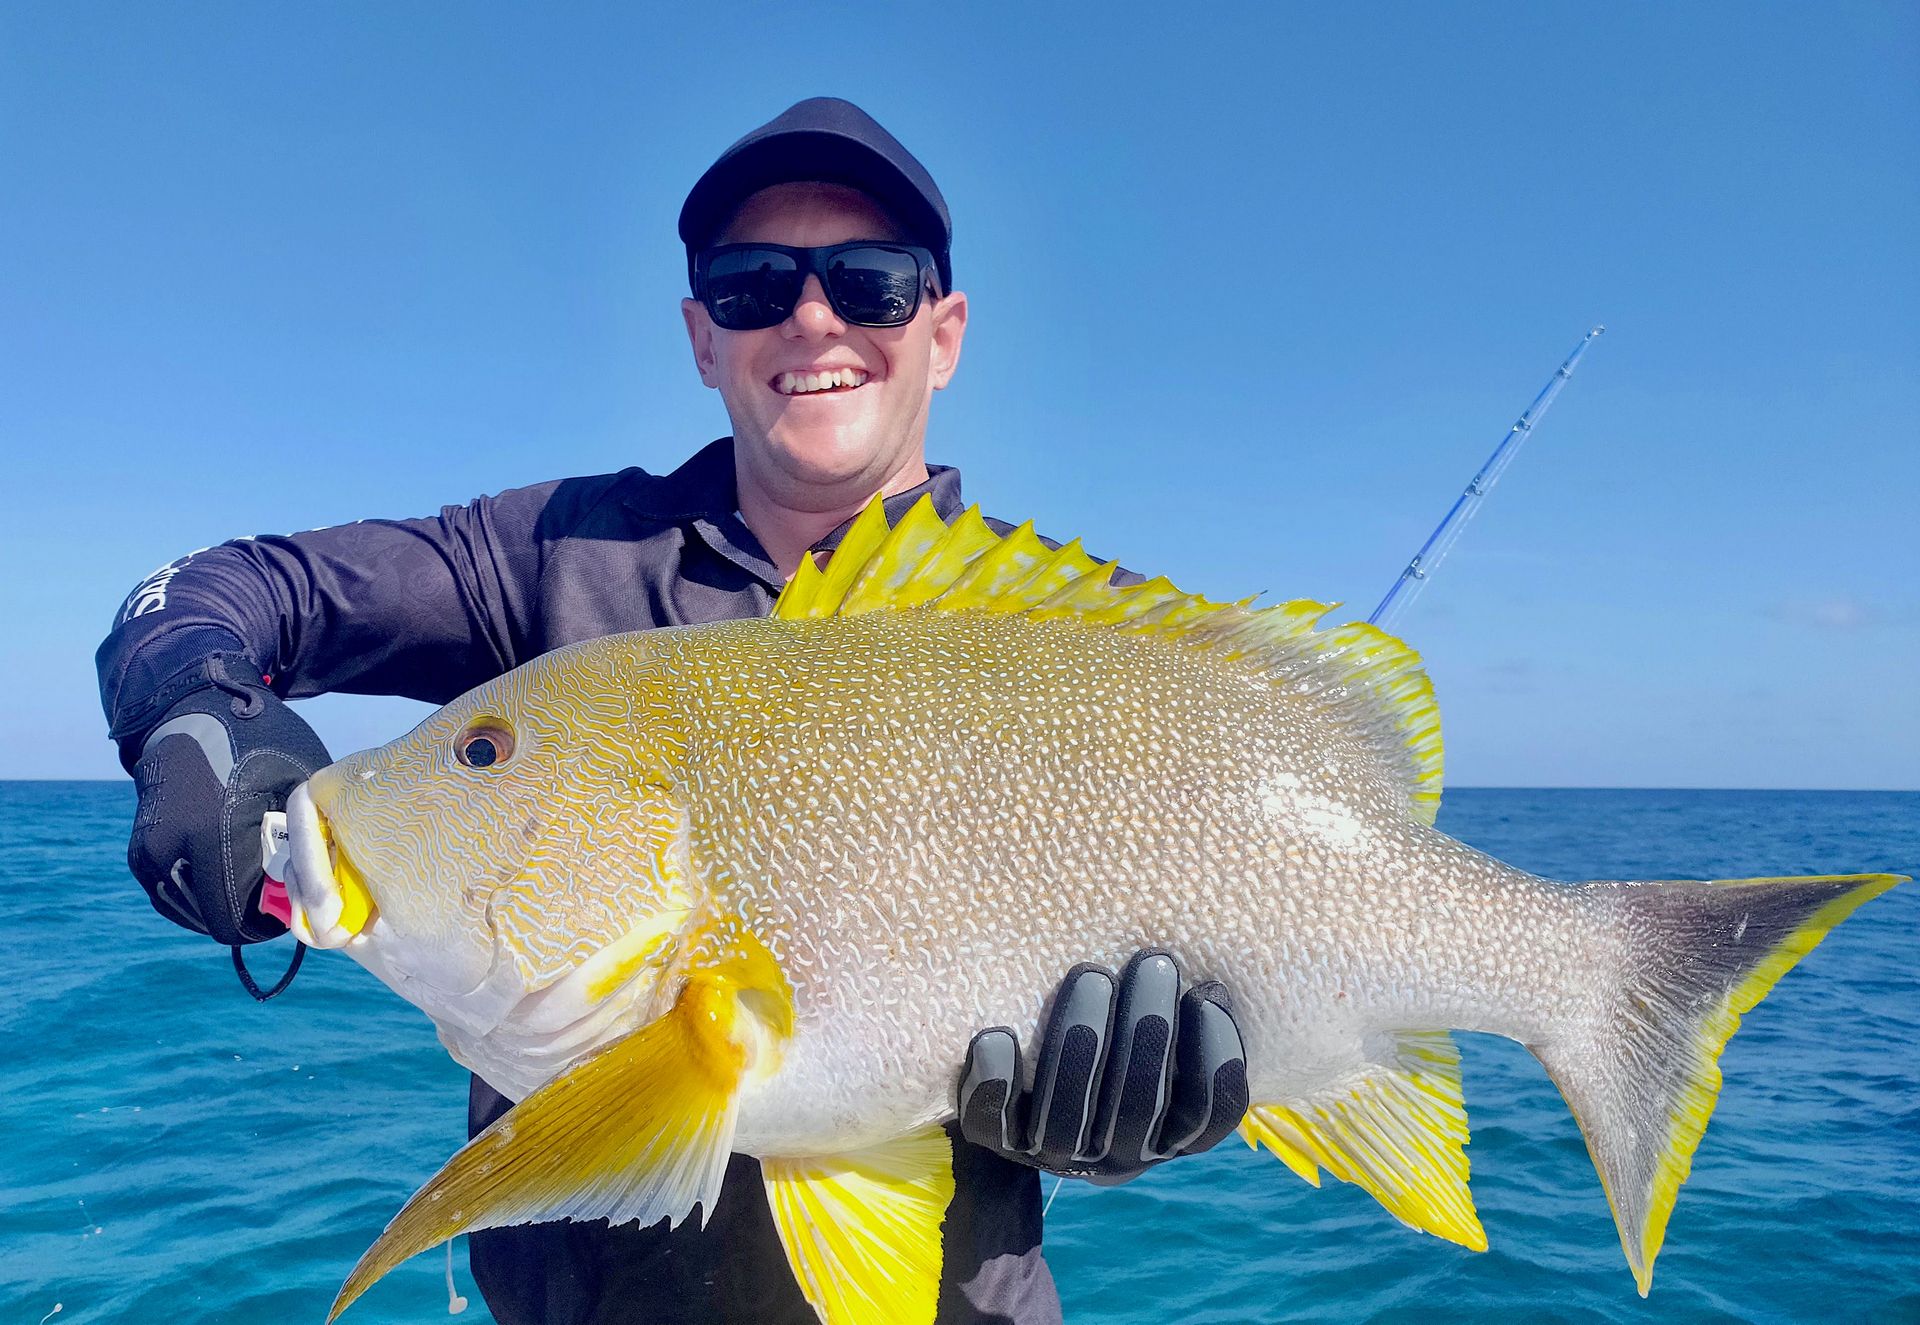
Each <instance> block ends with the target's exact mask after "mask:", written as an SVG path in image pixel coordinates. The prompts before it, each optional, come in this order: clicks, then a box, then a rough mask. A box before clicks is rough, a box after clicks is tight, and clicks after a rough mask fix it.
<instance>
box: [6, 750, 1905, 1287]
mask: <svg viewBox="0 0 1920 1325" xmlns="http://www.w3.org/2000/svg"><path fill="white" fill-rule="evenodd" d="M132 808H133V796H132V789H131V787H129V786H126V785H122V784H111V783H0V975H3V976H4V981H5V986H4V987H5V989H6V991H7V995H8V997H7V998H6V999H5V1001H4V1003H0V1028H4V1040H3V1041H0V1043H4V1046H5V1053H4V1054H3V1055H0V1102H4V1104H3V1107H4V1117H5V1130H4V1133H0V1137H3V1140H0V1303H4V1304H5V1305H4V1320H5V1321H7V1322H15V1321H21V1322H28V1323H29V1325H31V1323H32V1322H36V1321H41V1320H43V1319H45V1318H46V1317H47V1313H49V1312H52V1311H53V1310H54V1308H55V1307H56V1305H57V1306H59V1308H60V1311H59V1314H58V1315H56V1316H53V1317H52V1318H51V1319H52V1321H54V1322H56V1323H57V1325H79V1323H80V1322H89V1321H94V1322H99V1321H116V1322H117V1321H161V1320H167V1321H172V1320H186V1321H200V1320H220V1321H240V1322H281V1321H308V1320H310V1321H318V1320H320V1319H321V1318H322V1316H323V1314H324V1312H325V1309H326V1306H327V1304H328V1302H330V1301H331V1299H332V1295H333V1292H334V1290H335V1288H336V1287H337V1286H338V1285H339V1283H340V1280H341V1278H342V1277H343V1276H344V1274H345V1273H346V1271H347V1269H348V1267H350V1266H351V1265H352V1264H353V1261H354V1260H355V1258H356V1257H357V1256H358V1255H359V1253H360V1252H361V1251H362V1250H363V1249H364V1248H365V1247H366V1245H367V1244H368V1242H369V1241H370V1240H371V1239H372V1237H373V1236H374V1235H375V1234H376V1233H377V1232H378V1231H379V1229H380V1228H381V1227H382V1226H383V1225H384V1224H385V1222H386V1220H387V1219H388V1217H389V1216H390V1215H392V1213H393V1212H394V1211H395V1210H396V1209H398V1208H399V1205H400V1203H401V1202H402V1201H403V1200H404V1199H405V1198H406V1196H407V1195H408V1194H409V1193H410V1192H411V1191H412V1190H413V1189H414V1187H415V1186H417V1185H418V1184H419V1182H420V1181H422V1180H423V1179H424V1178H425V1177H426V1176H427V1175H428V1174H430V1173H431V1172H432V1171H433V1170H434V1169H435V1168H437V1167H438V1166H439V1164H440V1163H441V1162H442V1161H443V1160H444V1159H445V1158H446V1157H447V1155H448V1154H450V1153H451V1152H452V1151H453V1149H454V1148H455V1147H456V1146H457V1145H458V1144H459V1142H460V1141H461V1140H462V1139H463V1137H464V1131H463V1123H464V1100H465V1088H464V1076H463V1074H462V1073H461V1072H460V1071H459V1069H457V1068H456V1067H455V1066H454V1065H453V1064H452V1063H451V1062H450V1061H449V1060H448V1059H447V1058H446V1056H445V1054H444V1053H443V1052H441V1050H440V1049H439V1047H438V1046H437V1044H436V1043H435V1041H434V1038H433V1034H432V1032H431V1030H430V1029H429V1028H428V1026H427V1024H426V1022H425V1021H424V1019H422V1018H421V1017H420V1016H419V1015H418V1014H417V1013H415V1012H414V1011H413V1010H412V1009H410V1008H408V1007H407V1006H406V1005H404V1004H402V1003H401V1002H400V1001H399V1000H398V999H396V998H394V997H393V996H392V995H391V994H389V993H387V992H386V991H385V990H384V989H383V988H381V987H380V986H379V985H378V984H376V983H375V982H374V981H373V980H372V978H371V977H369V976H367V975H366V974H365V973H364V972H362V971H361V970H360V969H359V968H358V967H356V966H354V965H353V964H352V963H351V962H348V961H346V960H345V959H343V958H340V957H338V956H337V955H333V954H326V953H320V954H315V955H314V957H313V959H312V960H311V961H310V962H309V963H308V966H307V969H306V970H305V971H303V972H302V973H301V975H300V977H299V979H298V980H297V981H296V982H295V984H294V986H293V989H292V990H291V992H289V993H288V994H287V995H285V996H284V997H282V998H281V999H279V1000H277V1001H275V1002H273V1003H270V1004H267V1005H265V1006H256V1005H255V1004H253V1003H252V1002H251V1001H249V1000H248V999H247V998H246V997H245V996H244V995H243V994H242V993H241V991H240V989H239V987H238V985H237V982H236V981H235V980H234V977H233V973H232V971H231V969H230V968H229V966H228V963H227V958H226V955H225V953H223V952H221V951H219V950H217V949H213V948H211V947H210V946H208V945H206V944H205V943H204V941H197V940H194V939H191V938H189V937H187V936H185V935H183V934H181V933H180V932H178V931H176V930H174V929H173V928H172V927H171V926H169V925H167V924H166V923H164V922H163V921H161V920H160V919H159V918H158V917H156V916H155V915H154V914H153V913H152V912H151V911H149V910H148V908H147V905H146V902H145V899H144V898H143V897H142V896H141V895H140V893H139V890H138V889H137V888H136V887H135V886H134V885H133V883H132V882H131V880H130V879H128V878H127V877H126V874H125V865H124V854H123V853H124V851H125V839H126V828H127V824H128V822H129V819H130V817H131V814H132ZM1441 827H1443V828H1445V829H1446V830H1448V831H1449V832H1451V833H1453V834H1454V835H1455V836H1457V837H1460V838H1462V839H1464V840H1466V841H1468V842H1471V843H1473V844H1474V845H1475V846H1478V847H1481V848H1483V849H1485V850H1488V851H1491V852H1493V853H1494V854H1496V855H1498V856H1500V857H1502V858H1503V859H1506V860H1508V861H1511V862H1513V863H1515V864H1517V865H1520V866H1523V867H1525V868H1528V869H1532V870H1536V871H1539V872H1541V873H1543V874H1548V875H1553V876H1557V877H1562V878H1599V877H1605V878H1635V877H1639V878H1675V877H1700V878H1729V877H1743V876H1749V875H1758V874H1796V873H1804V874H1812V873H1828V872H1853V871H1869V870H1893V871H1897V872H1901V873H1907V874H1913V873H1916V872H1920V870H1917V869H1916V867H1920V794H1915V793H1905V792H1900V793H1895V792H1889V793H1839V792H1703V791H1509V790H1474V789H1467V790H1459V791H1453V792H1450V793H1448V800H1447V804H1446V806H1445V808H1444V809H1443V811H1442V814H1441ZM284 946H285V945H283V944H277V945H274V946H273V947H272V948H270V949H268V950H267V951H265V952H261V951H260V950H258V949H256V950H255V951H256V953H258V954H259V955H258V957H257V959H256V960H257V964H258V965H260V966H262V967H271V966H272V965H273V962H274V961H275V960H276V959H277V958H281V957H283V956H284V952H283V949H284ZM1917 963H1920V885H1911V886H1908V887H1905V888H1901V889H1897V890H1895V891H1894V892H1893V893H1892V894H1890V895H1888V896H1887V897H1885V898H1882V899H1881V900H1879V901H1877V902H1875V903H1873V904H1871V905H1870V906H1868V907H1867V908H1866V909H1865V910H1863V911H1862V912H1860V913H1859V914H1858V915H1856V916H1855V918H1854V919H1853V920H1851V921H1849V922H1848V923H1847V924H1846V925H1844V926H1842V927H1841V928H1840V929H1839V930H1838V931H1837V932H1836V933H1835V934H1834V935H1833V937H1831V938H1830V939H1828V941H1827V942H1826V943H1825V944H1824V945H1823V946H1822V947H1821V948H1820V949H1819V950H1818V951H1816V952H1815V953H1814V954H1813V955H1812V956H1810V957H1809V958H1808V959H1807V960H1806V961H1805V962H1804V963H1803V964H1802V965H1801V967H1800V968H1799V969H1798V970H1796V971H1795V972H1793V973H1792V974H1791V975H1789V976H1788V977H1787V979H1786V980H1785V981H1784V982H1783V983H1782V984H1781V986H1780V987H1779V988H1778V989H1777V990H1776V991H1775V993H1774V995H1773V996H1772V997H1771V998H1770V999H1768V1001H1767V1002H1766V1003H1764V1004H1763V1005H1762V1006H1761V1007H1760V1008H1759V1009H1757V1010H1756V1011H1755V1012H1754V1013H1752V1014H1751V1015H1750V1016H1749V1017H1748V1019H1747V1023H1746V1026H1745V1027H1744V1028H1743V1029H1742V1031H1741V1033H1740V1034H1739V1035H1737V1036H1735V1038H1734V1040H1733V1042H1732V1044H1731V1045H1730V1046H1729V1047H1728V1049H1727V1053H1726V1056H1725V1058H1724V1059H1723V1066H1724V1068H1725V1072H1726V1078H1727V1085H1726V1088H1725V1090H1724V1092H1723V1094H1722V1096H1721V1101H1720V1108H1719V1111H1718V1112H1717V1114H1716V1115H1715V1117H1714V1121H1713V1124H1712V1126H1711V1127H1710V1128H1709V1129H1708V1131H1707V1136H1706V1140H1705V1142H1704V1143H1703V1144H1702V1146H1701V1148H1700V1151H1699V1154H1698V1155H1697V1157H1696V1159H1695V1163H1694V1170H1693V1178H1692V1180H1691V1181H1690V1182H1689V1183H1688V1185H1687V1186H1686V1187H1685V1188H1684V1189H1683V1190H1682V1193H1681V1197H1680V1203H1679V1207H1678V1209H1677V1210H1676V1212H1675V1214H1674V1218H1673V1222H1672V1225H1671V1227H1670V1228H1669V1231H1668V1236H1667V1243H1666V1250H1665V1252H1664V1253H1663V1255H1662V1256H1661V1259H1660V1264H1659V1270H1658V1273H1657V1275H1656V1277H1655V1282H1654V1290H1653V1297H1652V1298H1651V1300H1650V1301H1646V1302H1643V1301H1641V1299H1640V1298H1639V1297H1638V1296H1637V1295H1636V1294H1635V1292H1634V1288H1633V1281H1632V1278H1631V1277H1630V1275H1629V1274H1628V1272H1627V1269H1626V1264H1625V1261H1624V1260H1623V1258H1622V1256H1621V1253H1620V1248H1619V1244H1618V1241H1617V1239H1616V1237H1615V1235H1614V1231H1613V1227H1612V1223H1611V1220H1610V1219H1609V1217H1608V1214H1607V1207H1606V1201H1605V1199H1604V1197H1603V1196H1602V1195H1601V1192H1600V1186H1599V1183H1598V1181H1597V1180H1596V1179H1595V1177H1594V1174H1593V1169H1592V1166H1591V1164H1590V1162H1589V1161H1588V1159H1587V1155H1586V1151H1585V1148H1584V1146H1583V1145H1582V1143H1581V1141H1580V1138H1579V1136H1578V1133H1577V1132H1576V1130H1575V1128H1574V1124H1573V1120H1572V1119H1571V1117H1569V1116H1568V1114H1567V1112H1566V1109H1565V1107H1564V1106H1563V1105H1562V1104H1561V1102H1560V1100H1559V1098H1558V1096H1557V1094H1556V1093H1555V1091H1554V1089H1553V1087H1552V1086H1551V1085H1550V1084H1549V1083H1548V1081H1547V1079H1546V1077H1545V1075H1544V1074H1543V1073H1542V1072H1541V1070H1540V1068H1539V1067H1538V1065H1537V1064H1536V1063H1535V1062H1534V1061H1533V1060H1532V1058H1531V1057H1530V1056H1528V1055H1527V1054H1526V1053H1525V1051H1523V1050H1521V1049H1519V1048H1518V1047H1517V1046H1515V1045H1512V1044H1509V1043H1507V1042H1505V1041H1498V1040H1493V1039H1491V1038H1488V1037H1483V1036H1463V1037H1461V1038H1462V1042H1463V1048H1464V1050H1465V1057H1466V1068H1465V1070H1466V1088H1467V1106H1468V1110H1469V1113H1470V1115H1471V1117H1472V1120H1473V1125H1474V1132H1473V1145H1472V1148H1471V1150H1470V1151H1469V1152H1468V1153H1469V1155H1470V1157H1471V1159H1472V1162H1473V1186H1474V1190H1475V1193H1476V1195H1477V1197H1478V1200H1479V1206H1480V1212H1481V1216H1482V1218H1483V1220H1484V1222H1485V1224H1486V1227H1487V1233H1488V1237H1489V1239H1490V1241H1491V1243H1492V1250H1490V1251H1489V1252H1487V1253H1485V1254H1483V1255H1476V1254H1474V1253H1471V1252H1466V1251H1463V1250H1460V1249H1459V1248H1456V1247H1453V1246H1450V1245H1448V1244H1446V1243H1443V1242H1440V1241H1439V1240H1437V1239H1434V1238H1431V1237H1426V1236H1423V1235H1421V1234H1417V1233H1414V1232H1412V1231H1410V1230H1408V1229H1406V1228H1403V1227H1401V1226H1400V1225H1399V1224H1397V1223H1395V1222H1394V1220H1393V1219H1392V1218H1391V1217H1390V1216H1388V1215H1387V1214H1385V1213H1384V1212H1383V1211H1381V1210H1380V1209H1379V1208H1378V1207H1377V1206H1376V1205H1375V1204H1374V1203H1373V1201H1372V1200H1371V1199H1370V1198H1368V1197H1366V1196H1364V1195H1363V1194H1361V1193H1360V1192H1358V1191H1357V1190H1355V1189H1353V1188H1348V1187H1343V1186H1341V1185H1340V1184H1338V1183H1335V1182H1332V1181H1329V1183H1328V1186H1327V1187H1326V1188H1325V1189H1323V1190H1320V1191H1315V1190H1313V1189H1311V1188H1309V1187H1307V1186H1306V1185H1305V1184H1303V1183H1302V1182H1300V1180H1299V1179H1297V1178H1295V1177H1294V1176H1293V1175H1292V1174H1291V1173H1289V1172H1287V1171H1286V1170H1285V1169H1284V1168H1283V1167H1282V1166H1281V1165H1280V1164H1279V1163H1278V1162H1276V1161H1274V1160H1272V1159H1270V1158H1268V1157H1265V1156H1264V1155H1255V1154H1253V1153H1250V1152H1248V1151H1247V1150H1246V1149H1245V1148H1244V1147H1242V1146H1241V1145H1240V1143H1239V1142H1237V1141H1231V1140H1230V1141H1228V1142H1227V1143H1226V1144H1224V1145H1222V1146H1221V1147H1220V1148H1219V1149H1217V1150H1216V1151H1214V1152H1212V1153H1211V1154H1208V1155H1206V1156H1203V1157H1200V1158H1198V1159H1193V1160H1188V1161H1183V1162H1181V1163H1179V1164H1174V1165H1169V1166H1167V1167H1166V1168H1163V1169H1160V1170H1157V1171H1155V1172H1154V1173H1152V1174H1149V1175H1148V1176H1146V1177H1145V1178H1143V1179H1141V1180H1140V1181H1138V1182H1135V1183H1133V1184H1131V1185H1129V1186H1126V1187H1122V1188H1116V1189H1099V1188H1093V1187H1089V1186H1086V1185H1084V1184H1080V1183H1070V1184H1068V1185H1066V1187H1065V1188H1064V1189H1063V1190H1062V1191H1061V1192H1060V1194H1059V1197H1058V1199H1057V1200H1056V1202H1055V1204H1054V1206H1053V1209H1052V1212H1051V1214H1050V1216H1049V1218H1048V1225H1047V1240H1048V1248H1049V1255H1050V1257H1051V1259H1052V1261H1053V1264H1054V1267H1055V1271H1056V1274H1057V1275H1058V1277H1059V1281H1060V1286H1061V1291H1062V1294H1063V1296H1064V1298H1065V1301H1066V1307H1067V1316H1068V1319H1069V1320H1070V1321H1072V1320H1079V1321H1101V1322H1127V1323H1132V1322H1139V1323H1141V1325H1145V1323H1146V1322H1162V1321H1174V1320H1177V1321H1183V1322H1196V1323H1197V1322H1214V1323H1217V1325H1225V1323H1227V1322H1234V1323H1236V1325H1237V1323H1238V1322H1255V1321H1296V1320H1300V1321H1307V1320H1310V1321H1361V1320H1379V1321H1400V1320H1406V1321H1418V1322H1420V1325H1439V1323H1440V1322H1448V1321H1507V1320H1511V1321H1521V1320H1526V1321H1536V1320H1548V1319H1554V1320H1570V1321H1586V1320H1592V1321H1654V1320H1660V1321H1667V1320H1688V1321H1693V1320H1701V1321H1716V1320H1724V1321H1778V1322H1788V1321H1805V1320H1813V1319H1832V1320H1909V1321H1912V1320H1920V1184H1917V1183H1916V1174H1917V1173H1920V972H1917V971H1916V964H1917ZM272 973H273V972H266V973H265V974H267V975H271V974H272ZM443 1267H444V1262H443V1260H442V1258H441V1256H440V1255H439V1254H437V1253H436V1254H433V1255H427V1256H421V1257H418V1258H416V1259H415V1260H414V1261H412V1262H410V1263H408V1264H407V1265H405V1266H402V1267H401V1268H400V1269H399V1270H397V1271H395V1272H394V1273H393V1274H392V1275H390V1276H388V1278H387V1279H386V1280H385V1281H383V1282H382V1283H381V1284H379V1285H378V1286H376V1287H375V1288H374V1290H373V1291H372V1292H371V1293H369V1294H368V1295H367V1297H366V1298H365V1299H363V1300H362V1302H361V1303H360V1304H359V1305H357V1306H356V1307H355V1308H354V1310H353V1313H352V1314H351V1315H350V1316H349V1317H348V1319H349V1320H353V1321H359V1322H362V1325H375V1323H376V1322H392V1321H425V1320H433V1319H444V1318H445V1313H446V1309H447V1290H446V1286H445V1282H444V1278H443V1275H444V1273H445V1271H444V1268H443ZM455 1271H456V1276H457V1282H458V1284H459V1289H460V1291H461V1292H462V1293H463V1294H465V1295H467V1296H468V1297H470V1298H472V1299H473V1302H472V1306H471V1307H470V1308H469V1309H468V1310H467V1312H466V1313H465V1314H464V1315H463V1316H462V1317H461V1319H462V1322H463V1325H464V1323H465V1322H468V1321H475V1320H479V1321H485V1320H486V1319H487V1313H486V1311H485V1308H484V1306H483V1305H482V1304H481V1302H480V1300H479V1296H478V1294H477V1293H476V1292H475V1291H474V1289H473V1286H472V1281H471V1279H470V1278H469V1277H468V1275H467V1273H466V1266H465V1263H464V1254H462V1255H461V1256H458V1257H456V1258H455Z"/></svg>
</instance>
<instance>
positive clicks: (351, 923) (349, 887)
mask: <svg viewBox="0 0 1920 1325" xmlns="http://www.w3.org/2000/svg"><path fill="white" fill-rule="evenodd" d="M333 881H334V885H335V886H336V887H337V888H338V889H339V890H340V919H339V920H338V921H337V922H335V923H337V924H338V925H339V926H340V928H342V929H344V930H346V931H347V934H348V935H349V936H350V937H351V936H352V935H355V934H358V933H359V932H360V931H361V930H363V929H365V928H366V927H367V924H368V922H369V921H371V920H372V919H373V913H374V905H373V893H372V892H371V891H370V890H369V889H368V888H367V880H366V876H365V875H363V874H361V873H360V867H359V866H357V865H355V864H354V863H353V860H352V858H351V857H350V856H348V855H347V853H346V852H344V851H341V850H339V849H337V848H336V849H335V850H334V853H333Z"/></svg>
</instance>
